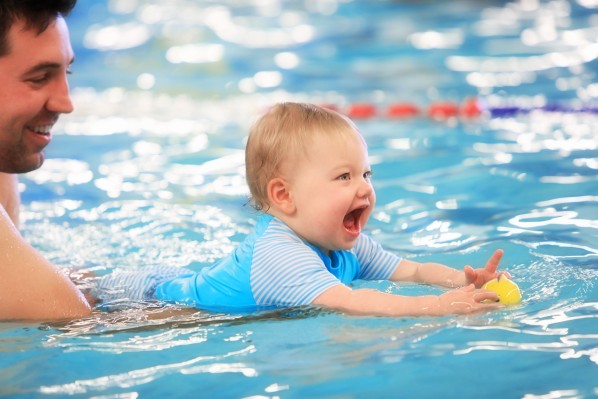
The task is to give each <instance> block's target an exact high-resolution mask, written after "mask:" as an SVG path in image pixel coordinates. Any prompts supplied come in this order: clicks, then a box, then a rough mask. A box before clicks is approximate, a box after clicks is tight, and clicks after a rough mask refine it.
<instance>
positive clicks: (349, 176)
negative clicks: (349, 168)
mask: <svg viewBox="0 0 598 399" xmlns="http://www.w3.org/2000/svg"><path fill="white" fill-rule="evenodd" d="M337 179H338V180H343V181H345V180H351V175H349V174H348V173H343V174H342V175H340V176H339V177H337Z"/></svg>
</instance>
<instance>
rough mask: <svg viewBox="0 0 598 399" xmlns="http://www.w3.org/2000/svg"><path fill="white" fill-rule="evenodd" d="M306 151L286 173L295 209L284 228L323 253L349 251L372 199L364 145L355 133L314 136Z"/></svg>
mask: <svg viewBox="0 0 598 399" xmlns="http://www.w3.org/2000/svg"><path fill="white" fill-rule="evenodd" d="M308 153H309V156H308V157H307V158H304V159H302V160H299V161H298V162H296V163H295V164H294V165H293V171H292V172H291V174H290V179H289V183H290V192H291V195H292V198H293V201H294V203H295V206H296V209H297V213H296V217H295V218H293V225H292V226H290V227H291V228H292V229H293V230H294V231H295V232H296V233H297V234H299V236H301V237H302V238H303V239H305V240H306V241H308V242H310V243H311V244H313V245H316V246H317V247H319V248H321V249H322V250H324V251H325V252H328V251H330V250H339V249H345V250H347V249H351V248H352V247H353V246H354V245H355V242H356V240H357V238H358V237H359V234H360V233H361V229H362V228H363V227H364V226H365V224H366V223H367V221H368V219H369V217H370V214H371V212H372V209H373V208H374V204H375V202H376V195H375V193H374V189H373V187H372V183H371V179H370V177H371V170H370V164H369V161H368V152H367V147H366V144H365V142H364V141H363V139H362V138H361V136H359V135H358V133H357V132H355V134H353V135H347V136H344V137H342V138H340V137H328V136H324V135H319V136H317V137H316V138H315V139H314V141H313V143H312V144H311V145H310V148H309V151H308Z"/></svg>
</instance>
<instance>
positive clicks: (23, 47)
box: [0, 0, 90, 320]
mask: <svg viewBox="0 0 598 399" xmlns="http://www.w3.org/2000/svg"><path fill="white" fill-rule="evenodd" d="M75 3H76V0H44V1H40V0H0V320H59V319H72V318H77V317H83V316H87V315H89V314H90V307H89V304H88V303H87V301H86V300H85V298H84V297H83V295H82V293H81V292H80V291H79V290H78V289H77V288H76V287H75V285H74V284H73V283H72V282H71V281H70V280H69V278H68V277H67V276H65V275H64V274H63V273H61V272H60V271H59V270H58V269H57V268H56V267H55V266H54V265H52V264H51V263H50V262H48V261H47V260H46V259H44V258H43V257H42V256H41V255H40V254H39V253H38V252H37V251H36V250H35V249H34V248H33V247H31V246H30V245H29V244H28V243H27V242H26V241H25V240H24V239H23V238H22V237H21V235H20V234H19V231H18V223H19V216H18V212H19V205H20V199H19V192H18V180H17V176H16V174H17V173H25V172H29V171H32V170H35V169H37V168H39V167H40V166H41V165H42V163H43V162H44V152H43V151H44V148H45V147H46V146H47V145H48V144H49V143H50V140H51V138H52V135H51V129H52V126H53V125H54V124H55V123H56V121H57V120H58V117H59V116H60V114H63V113H70V112H72V110H73V105H72V103H71V98H70V95H69V87H68V82H67V75H68V73H69V72H70V71H69V68H70V65H71V63H72V62H73V50H72V47H71V44H70V39H69V32H68V28H67V25H66V22H65V20H64V16H65V15H67V14H68V13H69V12H70V11H71V10H72V8H73V7H74V5H75Z"/></svg>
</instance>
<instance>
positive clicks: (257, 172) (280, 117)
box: [245, 102, 363, 210]
mask: <svg viewBox="0 0 598 399" xmlns="http://www.w3.org/2000/svg"><path fill="white" fill-rule="evenodd" d="M316 135H328V136H331V137H338V138H341V139H342V138H343V137H347V136H352V137H354V136H355V135H357V136H359V138H360V139H361V140H363V139H362V138H361V135H360V134H359V131H358V130H357V128H356V126H355V125H354V124H353V122H351V120H349V119H347V118H346V117H344V116H342V115H340V114H339V113H337V112H335V111H332V110H329V109H326V108H323V107H319V106H317V105H313V104H305V103H292V102H287V103H280V104H277V105H275V106H273V107H272V108H270V109H269V110H268V111H267V112H266V113H265V114H264V115H262V116H261V117H260V118H259V119H258V120H257V122H256V123H255V124H254V125H253V127H252V128H251V131H250V133H249V138H248V141H247V147H246V149H245V168H246V176H247V184H248V186H249V190H250V192H251V201H250V202H251V205H252V206H253V207H254V208H255V209H257V210H267V209H268V208H269V201H268V194H267V186H268V182H269V181H270V180H272V179H273V178H275V177H279V176H280V175H281V174H283V173H284V170H285V168H286V169H288V168H292V167H293V164H294V163H295V162H298V161H299V160H300V159H304V158H306V157H307V156H308V155H309V154H308V151H309V146H310V144H312V142H313V138H314V137H315V136H316Z"/></svg>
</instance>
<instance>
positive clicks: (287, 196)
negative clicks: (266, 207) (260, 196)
mask: <svg viewBox="0 0 598 399" xmlns="http://www.w3.org/2000/svg"><path fill="white" fill-rule="evenodd" d="M268 200H269V201H270V206H272V207H273V208H275V209H277V210H279V211H280V212H282V213H284V214H286V215H290V214H292V213H293V212H295V204H294V203H293V197H292V196H291V193H290V191H289V189H288V184H287V182H286V181H285V180H284V179H282V178H280V177H276V178H274V179H272V180H270V181H269V182H268Z"/></svg>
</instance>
